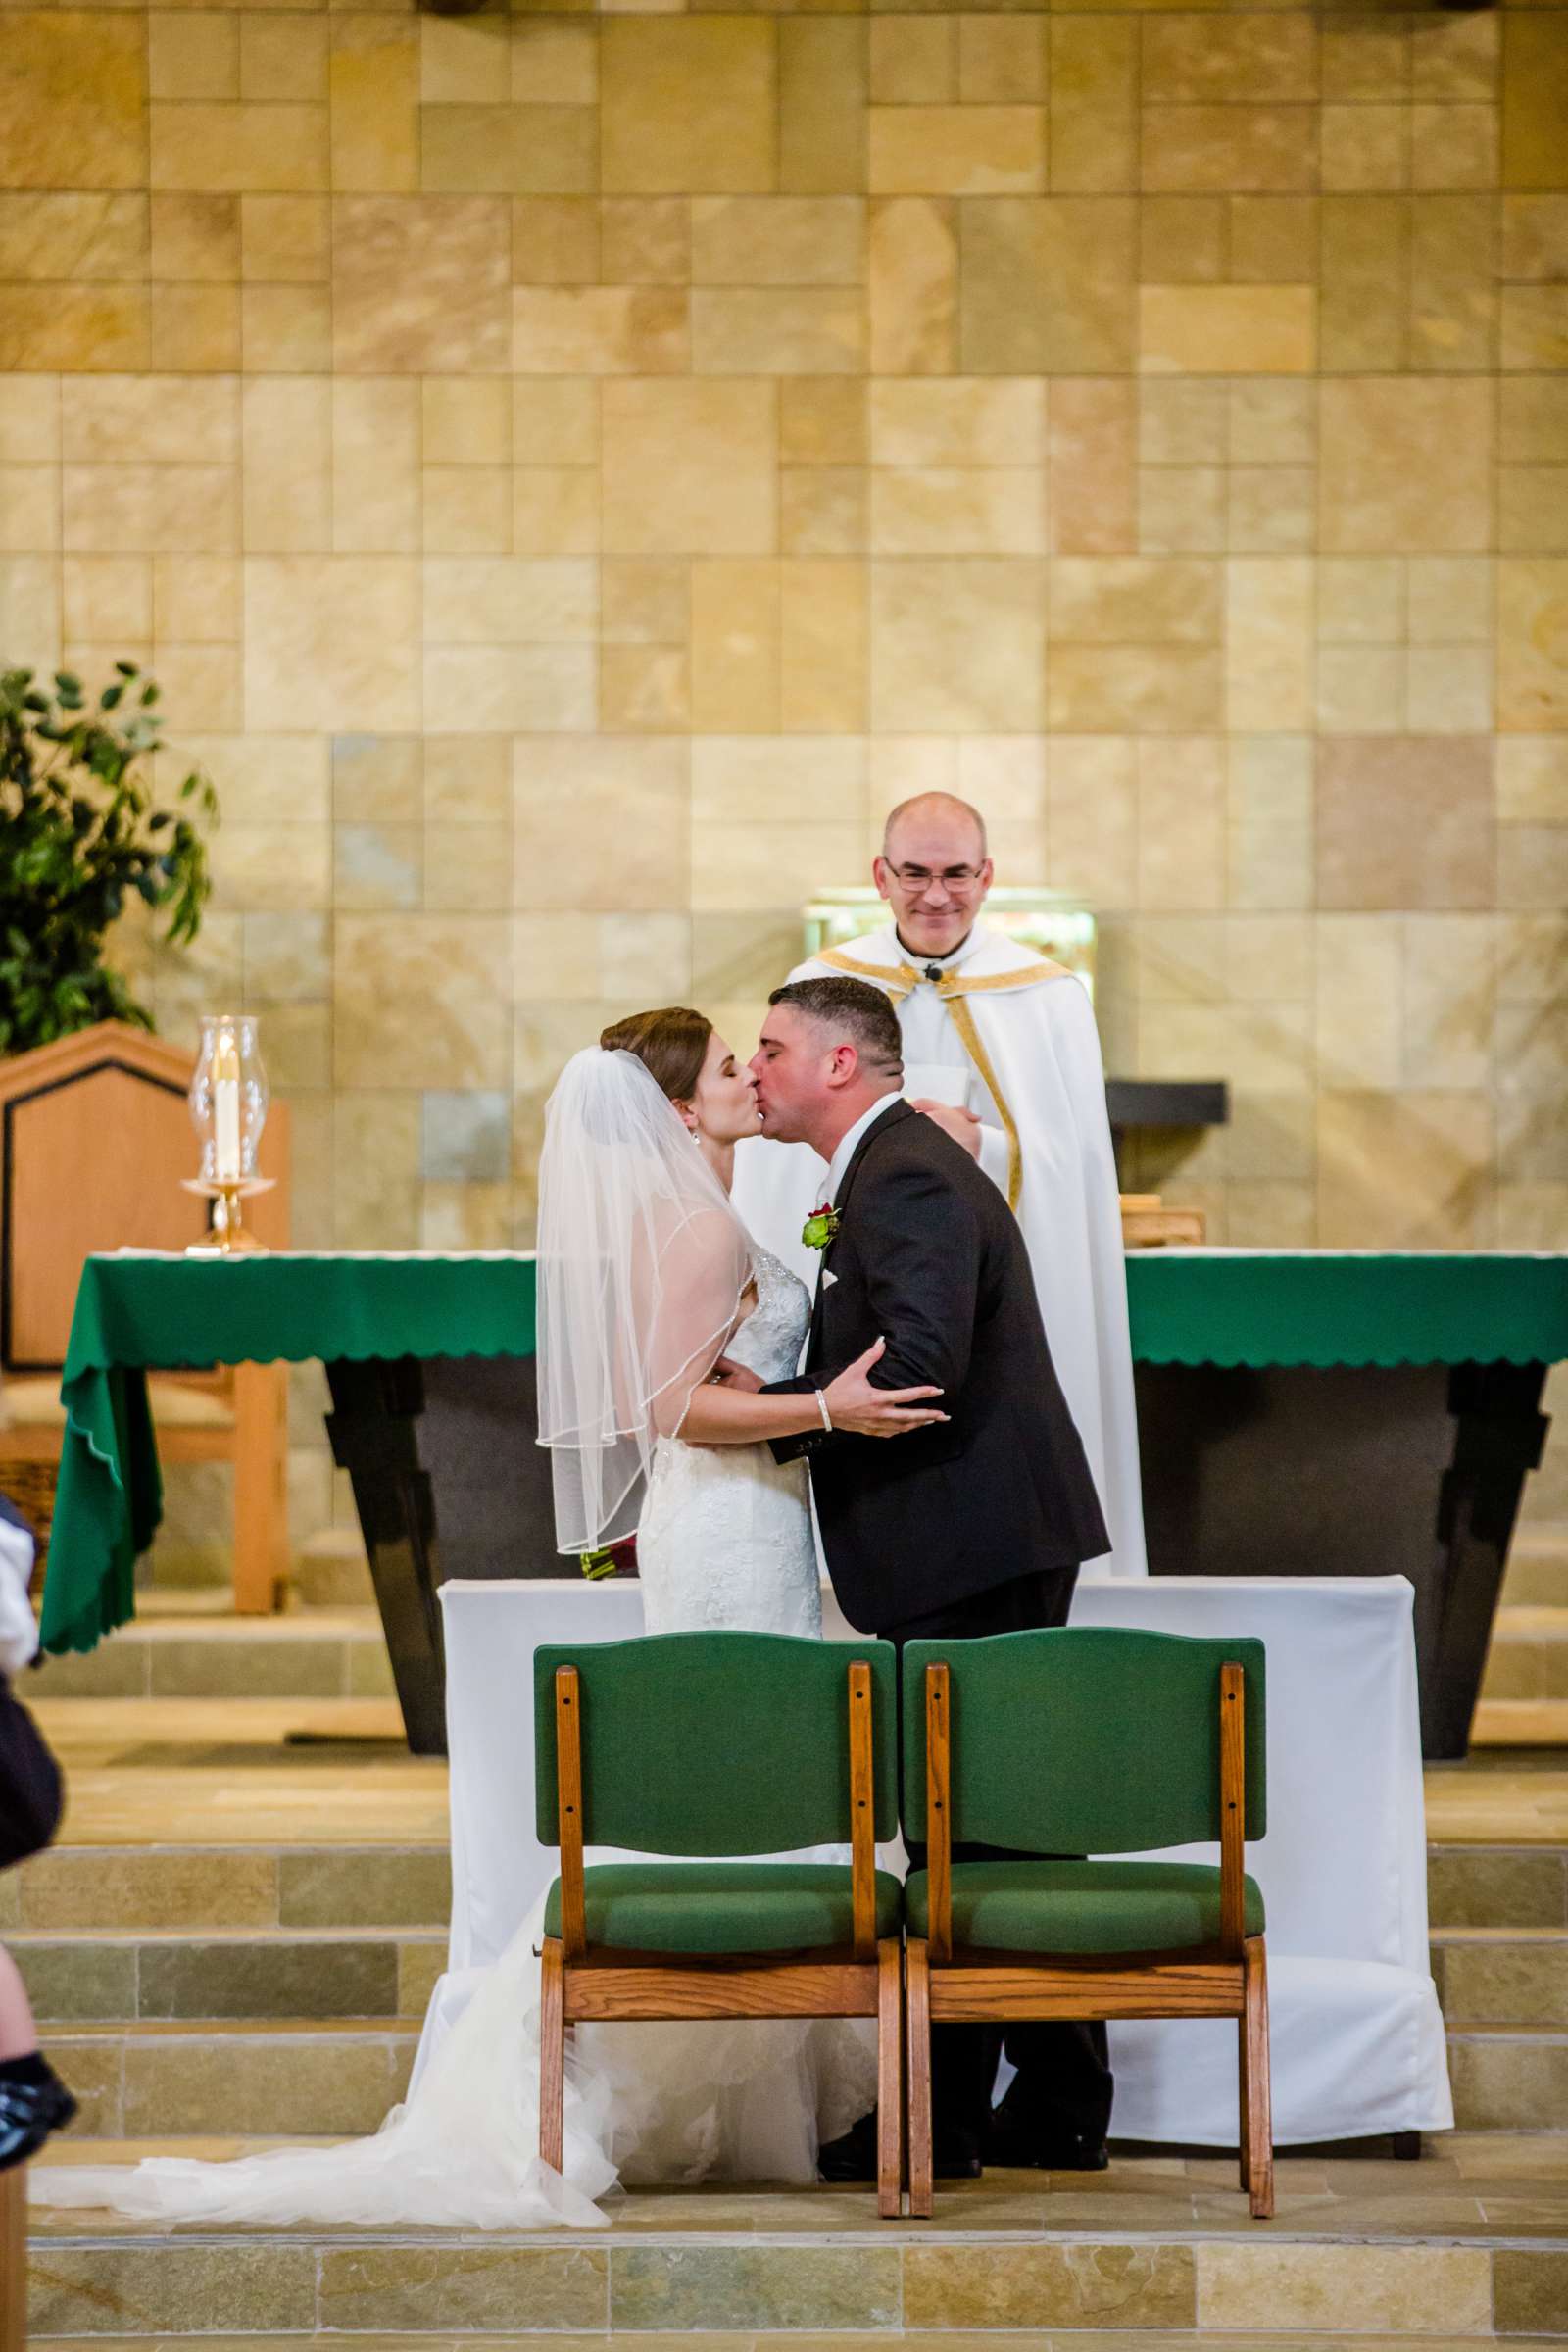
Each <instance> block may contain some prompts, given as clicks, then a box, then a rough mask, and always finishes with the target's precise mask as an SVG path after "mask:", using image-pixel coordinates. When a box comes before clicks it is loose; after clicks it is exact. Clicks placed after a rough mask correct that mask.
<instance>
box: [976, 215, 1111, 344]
mask: <svg viewBox="0 0 1568 2352" xmlns="http://www.w3.org/2000/svg"><path fill="white" fill-rule="evenodd" d="M960 237H961V245H962V256H963V270H962V285H961V324H960V337H961V340H960V351H961V358H962V365H963V369H964V371H965V372H966V373H968V374H973V375H1038V374H1058V373H1059V374H1069V375H1116V374H1121V373H1123V372H1125V371H1126V370H1127V369H1128V368H1130V367H1131V365H1132V360H1133V336H1132V327H1133V313H1132V304H1131V299H1130V297H1131V289H1132V284H1133V279H1134V272H1135V270H1136V268H1137V208H1136V206H1135V205H1134V204H1133V203H1132V202H1131V201H1130V200H1129V199H1127V198H1124V197H1120V196H1051V197H1029V196H1001V197H993V198H989V199H985V200H981V201H977V202H975V203H971V204H966V205H965V206H964V207H963V210H962V214H961V219H960Z"/></svg>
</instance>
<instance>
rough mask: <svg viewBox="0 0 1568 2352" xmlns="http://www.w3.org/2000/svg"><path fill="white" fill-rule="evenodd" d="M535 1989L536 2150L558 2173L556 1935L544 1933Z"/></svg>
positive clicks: (559, 1961) (561, 2108)
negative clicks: (536, 2013)
mask: <svg viewBox="0 0 1568 2352" xmlns="http://www.w3.org/2000/svg"><path fill="white" fill-rule="evenodd" d="M539 1989H540V2002H539V2154H540V2156H541V2157H542V2158H543V2160H544V2162H545V2163H546V2164H548V2165H552V2166H554V2168H555V2170H556V2171H557V2172H558V2173H559V2172H560V2170H561V2159H562V2145H563V2141H564V2136H565V2100H566V1980H565V1966H564V1959H563V1951H562V1942H561V1938H560V1936H546V1937H545V1945H544V1957H543V1960H542V1962H541V1974H540V1986H539Z"/></svg>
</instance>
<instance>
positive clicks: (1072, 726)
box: [1046, 643, 1224, 735]
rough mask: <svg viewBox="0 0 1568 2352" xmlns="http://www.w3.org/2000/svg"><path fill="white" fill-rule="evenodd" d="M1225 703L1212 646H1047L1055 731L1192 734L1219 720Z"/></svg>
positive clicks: (1048, 706) (1049, 700) (1048, 687)
mask: <svg viewBox="0 0 1568 2352" xmlns="http://www.w3.org/2000/svg"><path fill="white" fill-rule="evenodd" d="M1223 707H1224V677H1223V671H1222V668H1221V663H1220V659H1219V656H1218V654H1217V652H1216V651H1215V650H1214V649H1213V648H1212V647H1208V646H1161V645H1074V644H1070V643H1053V644H1052V645H1051V647H1050V648H1049V650H1048V653H1047V658H1046V709H1047V723H1048V724H1049V726H1050V727H1051V729H1052V731H1053V733H1057V732H1065V733H1068V734H1107V735H1121V734H1127V733H1129V732H1131V733H1135V734H1176V735H1185V734H1192V733H1195V732H1203V731H1205V730H1207V729H1210V728H1213V727H1217V726H1218V725H1219V724H1220V723H1221V718H1222V713H1223Z"/></svg>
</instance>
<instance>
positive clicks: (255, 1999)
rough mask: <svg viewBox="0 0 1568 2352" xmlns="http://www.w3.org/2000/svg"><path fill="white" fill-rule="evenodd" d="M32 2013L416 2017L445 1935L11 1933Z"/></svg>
mask: <svg viewBox="0 0 1568 2352" xmlns="http://www.w3.org/2000/svg"><path fill="white" fill-rule="evenodd" d="M6 1948H7V1950H8V1951H9V1952H10V1953H11V1956H12V1958H13V1959H14V1960H15V1961H16V1962H17V1964H18V1966H19V1968H20V1969H21V1971H22V1977H23V1982H24V1983H25V1985H26V1988H27V1997H28V1999H29V2000H30V2001H31V2004H32V2010H33V2015H34V2016H35V2017H36V2018H38V2019H39V2021H40V2022H41V2023H43V2024H46V2025H51V2026H60V2025H129V2024H135V2023H138V2022H159V2021H162V2022H170V2021H172V2020H175V2019H182V2018H183V2019H199V2018H210V2019H216V2018H258V2019H269V2018H275V2017H312V2018H337V2017H342V2018H382V2019H385V2020H388V2021H390V2020H393V2019H397V2018H421V2017H422V2016H423V2015H424V2011H425V2006H426V2004H427V2002H428V2000H429V1997H430V1990H431V1987H432V1986H433V1985H434V1984H435V1981H436V1979H437V1977H438V1976H439V1975H440V1974H441V1971H442V1969H443V1967H444V1966H445V1964H446V1950H447V1938H446V1934H445V1932H444V1931H443V1930H441V1929H437V1928H430V1929H425V1930H421V1931H411V1930H407V1929H405V1930H403V1931H401V1932H400V1931H399V1930H397V1929H387V1930H383V1931H381V1932H379V1933H376V1934H370V1933H367V1932H366V1931H364V1930H358V1931H357V1930H354V1929H349V1928H315V1929H301V1928H293V1929H284V1928H270V1929H269V1928H257V1929H252V1930H249V1931H245V1932H243V1933H240V1934H237V1935H236V1934H223V1935H217V1934H205V1935H203V1934H196V1935H191V1934H189V1933H186V1932H182V1931H177V1930H164V1931H162V1932H158V1931H151V1932H143V1933H142V1934H140V1935H135V1936H116V1935H110V1934H106V1933H105V1932H104V1931H102V1930H100V1929H91V1928H83V1929H75V1930H71V1931H66V1932H64V1933H50V1932H48V1931H45V1930H38V1929H23V1930H22V1931H21V1932H20V1933H19V1932H17V1931H12V1932H10V1933H9V1934H8V1936H7V1939H6Z"/></svg>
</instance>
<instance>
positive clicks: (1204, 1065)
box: [1138, 1004, 1310, 1232]
mask: <svg viewBox="0 0 1568 2352" xmlns="http://www.w3.org/2000/svg"><path fill="white" fill-rule="evenodd" d="M1138 1029H1139V1042H1140V1049H1141V1053H1140V1058H1141V1060H1142V1062H1143V1065H1144V1067H1145V1069H1146V1070H1147V1071H1148V1073H1149V1075H1150V1076H1151V1077H1158V1078H1182V1077H1198V1076H1199V1075H1201V1073H1202V1072H1203V1071H1205V1070H1211V1069H1214V1068H1216V1067H1217V1068H1221V1069H1225V1070H1228V1071H1230V1072H1231V1073H1232V1083H1233V1084H1234V1085H1235V1086H1236V1087H1237V1088H1238V1090H1240V1089H1243V1088H1245V1089H1247V1090H1248V1091H1249V1092H1251V1091H1254V1090H1255V1091H1257V1092H1259V1093H1265V1094H1283V1093H1290V1092H1295V1091H1303V1092H1304V1089H1305V1084H1306V1073H1307V1068H1308V1064H1309V1059H1310V1046H1309V1043H1308V1034H1307V1033H1308V1019H1307V1007H1306V1006H1305V1005H1293V1004H1278V1005H1146V1006H1144V1007H1142V1008H1141V1010H1140V1014H1139V1022H1138ZM1184 1197H1185V1188H1184ZM1209 1230H1210V1232H1212V1231H1213V1227H1212V1225H1210V1228H1209Z"/></svg>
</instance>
